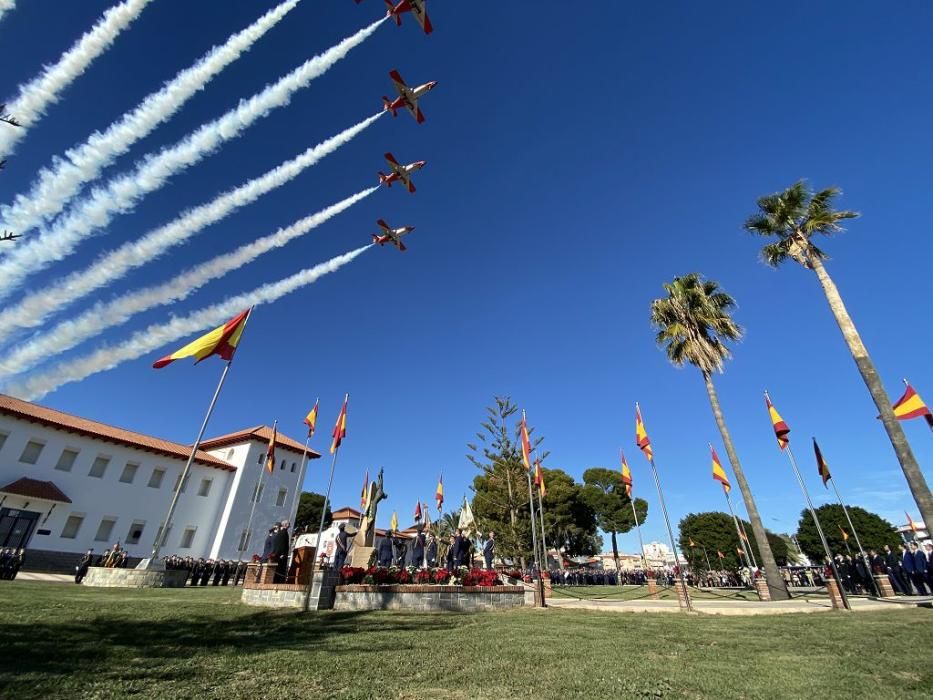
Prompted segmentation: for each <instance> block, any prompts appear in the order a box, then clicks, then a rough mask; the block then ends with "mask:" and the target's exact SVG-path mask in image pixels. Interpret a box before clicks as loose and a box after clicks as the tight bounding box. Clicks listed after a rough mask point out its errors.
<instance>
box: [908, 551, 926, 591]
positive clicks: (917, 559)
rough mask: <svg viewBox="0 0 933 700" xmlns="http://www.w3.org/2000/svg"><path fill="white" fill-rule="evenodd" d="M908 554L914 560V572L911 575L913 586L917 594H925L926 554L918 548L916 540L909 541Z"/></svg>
mask: <svg viewBox="0 0 933 700" xmlns="http://www.w3.org/2000/svg"><path fill="white" fill-rule="evenodd" d="M910 554H911V556H912V557H913V560H914V573H913V576H912V578H913V581H914V586H916V587H917V593H918V594H920V595H926V594H927V587H926V578H927V556H926V554H924V553H923V550H921V549H920V547H919V546H918V545H917V543H916V542H911V543H910Z"/></svg>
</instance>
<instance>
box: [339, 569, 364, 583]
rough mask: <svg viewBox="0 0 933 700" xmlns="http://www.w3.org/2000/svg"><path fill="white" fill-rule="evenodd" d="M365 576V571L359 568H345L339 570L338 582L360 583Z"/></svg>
mask: <svg viewBox="0 0 933 700" xmlns="http://www.w3.org/2000/svg"><path fill="white" fill-rule="evenodd" d="M365 575H366V569H364V568H362V567H359V566H355V567H354V566H345V567H343V568H342V569H341V570H340V581H341V582H342V583H362V582H363V577H364V576H365Z"/></svg>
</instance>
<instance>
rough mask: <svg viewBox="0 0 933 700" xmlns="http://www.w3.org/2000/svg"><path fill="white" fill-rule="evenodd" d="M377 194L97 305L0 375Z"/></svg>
mask: <svg viewBox="0 0 933 700" xmlns="http://www.w3.org/2000/svg"><path fill="white" fill-rule="evenodd" d="M378 189H379V188H378V187H370V188H369V189H367V190H363V191H362V192H358V193H356V194H354V195H352V196H350V197H347V198H346V199H344V200H343V201H340V202H337V203H336V204H332V205H331V206H329V207H327V208H326V209H322V210H321V211H319V212H317V213H316V214H312V215H311V216H306V217H305V218H303V219H299V220H298V221H296V222H295V223H293V224H292V225H291V226H288V227H285V228H280V229H279V230H278V231H276V232H275V233H273V234H271V235H269V236H265V237H264V238H259V239H257V240H255V241H253V242H252V243H248V244H246V245H244V246H241V247H240V248H237V249H236V250H234V251H232V252H230V253H226V254H224V255H218V256H217V257H215V258H213V259H211V260H208V261H207V262H205V263H201V264H200V265H196V266H194V267H192V268H190V269H188V270H185V271H184V272H182V273H181V274H179V275H176V276H175V277H174V278H173V279H171V280H169V281H168V282H165V283H163V284H159V285H154V286H152V287H148V288H144V289H137V290H135V291H133V292H129V293H127V294H124V295H123V296H120V297H117V298H116V299H113V300H112V301H109V302H106V303H103V302H100V303H97V304H95V305H94V306H93V307H91V308H90V309H88V310H87V311H85V312H84V313H82V314H81V315H79V316H77V317H76V318H73V319H68V320H67V321H62V322H61V323H59V324H58V325H57V326H55V328H53V329H52V330H50V331H49V332H48V333H44V334H42V335H39V336H37V337H35V338H32V339H30V340H29V342H27V343H26V344H24V345H21V346H19V347H17V348H15V349H14V350H13V351H12V352H10V353H9V355H7V356H6V357H3V358H2V359H0V374H17V373H19V372H24V371H25V370H27V369H30V368H32V367H34V366H35V365H37V364H38V363H39V362H41V361H43V360H45V359H47V358H48V357H51V356H54V355H57V354H60V353H63V352H65V351H66V350H70V349H71V348H73V347H75V346H76V345H78V344H79V343H82V342H84V341H85V340H87V339H88V338H93V337H95V336H98V335H100V334H101V333H102V332H103V331H105V330H107V329H108V328H113V327H114V326H119V325H120V324H121V323H125V322H126V321H128V320H129V319H130V318H132V317H133V316H134V315H136V314H138V313H142V312H143V311H148V310H149V309H152V308H155V307H157V306H164V305H165V304H171V303H173V302H176V301H181V300H182V299H185V298H187V297H188V296H190V295H191V294H192V293H193V292H195V291H197V290H198V289H200V288H201V287H203V286H204V285H205V284H207V283H208V282H211V281H213V280H215V279H219V278H220V277H223V276H224V275H226V274H227V273H228V272H231V271H233V270H238V269H240V268H241V267H243V266H244V265H247V264H248V263H251V262H252V261H253V260H255V259H256V258H258V257H259V256H260V255H262V254H263V253H267V252H269V251H270V250H274V249H276V248H281V247H282V246H284V245H286V244H287V243H289V242H290V241H292V240H294V239H296V238H298V237H300V236H303V235H305V234H307V233H309V232H310V231H312V230H313V229H315V228H317V227H318V226H320V225H321V224H323V223H325V222H326V221H328V220H330V219H332V218H333V217H335V216H337V214H340V213H341V212H343V211H345V210H346V209H349V208H350V207H352V206H353V205H354V204H356V203H357V202H359V201H360V200H361V199H364V198H366V197H368V196H369V195H371V194H372V193H373V192H375V191H376V190H378Z"/></svg>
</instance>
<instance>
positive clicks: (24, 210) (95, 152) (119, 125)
mask: <svg viewBox="0 0 933 700" xmlns="http://www.w3.org/2000/svg"><path fill="white" fill-rule="evenodd" d="M299 2H300V0H288V1H287V2H283V3H282V4H280V5H279V6H278V7H274V8H273V9H271V10H269V12H267V13H266V14H264V15H263V16H262V17H260V18H259V19H258V20H256V21H255V22H254V23H253V24H251V25H250V26H249V27H247V28H246V29H244V30H243V31H241V32H238V33H236V34H233V35H231V36H230V38H229V39H227V41H226V42H225V43H224V44H222V45H220V46H216V47H214V48H212V49H211V50H210V51H208V52H207V53H206V54H205V55H204V56H202V57H201V59H200V60H198V61H197V62H196V63H195V64H194V65H192V66H190V67H188V68H186V69H184V70H182V71H181V72H179V73H178V75H176V76H175V77H174V78H173V79H172V80H171V81H169V82H167V83H165V85H164V86H163V87H162V88H161V89H160V90H158V91H156V92H154V93H152V94H151V95H149V96H147V97H146V98H145V99H143V101H142V102H140V103H139V105H138V106H137V107H136V108H135V109H134V110H132V111H131V112H127V113H126V114H124V115H123V116H121V117H120V118H119V119H117V120H116V121H115V122H114V123H113V124H111V125H110V126H109V127H107V130H106V131H104V132H103V133H100V132H99V131H95V132H94V133H93V134H91V135H90V137H89V138H88V139H87V141H86V142H85V143H83V144H81V145H80V146H76V147H74V148H71V149H69V150H68V151H66V152H65V156H64V158H55V159H53V162H52V165H51V166H50V167H47V168H43V169H42V170H40V171H39V175H38V177H37V179H36V181H35V182H34V184H33V186H32V188H31V190H30V191H29V192H28V193H27V194H21V195H18V196H17V197H16V199H15V201H14V202H13V204H9V205H3V206H0V220H2V221H3V223H4V226H5V228H7V229H10V230H12V231H16V233H19V234H22V233H25V232H26V231H28V230H30V229H32V228H34V227H36V226H38V225H40V224H41V223H42V222H43V221H49V220H50V219H51V218H52V217H54V216H55V215H56V214H58V213H59V212H60V211H61V210H62V209H64V207H65V204H66V203H67V202H68V200H69V199H71V198H72V197H73V196H74V195H75V194H77V193H78V192H79V191H80V190H81V187H82V186H83V185H84V184H85V183H87V182H90V181H91V180H94V179H96V178H97V176H98V175H100V173H101V171H102V170H103V169H104V168H106V167H107V166H108V165H110V164H111V163H113V161H114V160H115V159H116V158H117V157H118V156H120V155H122V154H124V153H126V152H127V151H128V150H129V148H130V146H132V145H133V144H134V143H136V142H137V141H139V140H140V139H142V138H143V137H145V136H146V135H147V134H149V133H151V132H152V131H153V129H155V128H156V127H157V126H158V125H159V124H162V123H163V122H166V121H168V120H169V119H170V118H171V117H172V115H173V114H175V113H176V112H177V111H178V110H179V109H181V107H182V106H183V105H184V104H185V102H187V101H188V99H189V98H190V97H191V96H192V95H194V94H195V93H197V92H198V91H199V90H203V89H204V87H205V86H206V85H207V84H208V83H209V82H210V81H211V80H212V79H213V78H214V77H215V76H216V75H217V74H218V73H220V72H221V71H222V70H223V69H224V68H226V67H227V66H228V65H230V64H231V63H233V62H234V61H235V60H237V59H238V58H239V57H240V56H242V55H243V54H244V53H245V52H246V51H249V49H250V48H251V47H252V45H253V44H254V43H256V42H257V41H258V40H259V39H260V38H262V36H263V35H264V34H265V33H266V32H268V31H269V30H270V29H272V28H273V27H274V26H275V25H276V24H278V23H279V21H281V20H282V19H283V18H284V17H285V15H286V14H288V13H289V12H290V11H291V10H293V9H294V8H295V6H296V5H297V4H298V3H299Z"/></svg>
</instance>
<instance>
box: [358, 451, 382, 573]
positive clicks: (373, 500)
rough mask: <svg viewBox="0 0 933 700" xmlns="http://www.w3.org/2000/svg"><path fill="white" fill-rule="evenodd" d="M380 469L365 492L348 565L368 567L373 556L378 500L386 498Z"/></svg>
mask: <svg viewBox="0 0 933 700" xmlns="http://www.w3.org/2000/svg"><path fill="white" fill-rule="evenodd" d="M382 471H383V470H382V469H380V470H379V476H378V477H377V478H376V480H375V481H373V482H372V483H371V484H370V485H369V493H367V494H366V512H364V513H363V517H362V518H361V519H360V529H359V530H357V532H356V536H355V537H354V538H353V547H352V549H351V550H350V566H355V567H362V568H368V567H369V563H370V561H371V560H372V558H373V551H374V549H375V548H374V547H373V544H374V541H375V538H376V511H377V510H378V509H379V501H384V500H385V499H386V498H388V495H387V494H386V492H385V491H384V490H383V488H382Z"/></svg>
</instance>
